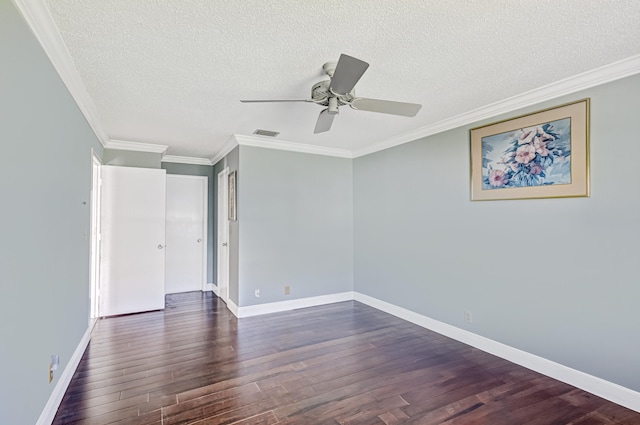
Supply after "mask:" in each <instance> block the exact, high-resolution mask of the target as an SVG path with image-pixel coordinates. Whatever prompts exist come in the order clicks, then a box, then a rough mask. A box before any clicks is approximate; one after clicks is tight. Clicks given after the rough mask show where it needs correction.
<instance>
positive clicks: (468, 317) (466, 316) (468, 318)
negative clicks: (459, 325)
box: [464, 310, 473, 323]
mask: <svg viewBox="0 0 640 425" xmlns="http://www.w3.org/2000/svg"><path fill="white" fill-rule="evenodd" d="M464 321H465V322H467V323H471V322H473V320H472V318H471V311H469V310H465V311H464Z"/></svg>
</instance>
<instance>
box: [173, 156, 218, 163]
mask: <svg viewBox="0 0 640 425" xmlns="http://www.w3.org/2000/svg"><path fill="white" fill-rule="evenodd" d="M161 162H171V163H175V164H190V165H213V164H212V163H211V160H210V159H209V158H197V157H194V156H176V155H165V156H163V157H162V161H161Z"/></svg>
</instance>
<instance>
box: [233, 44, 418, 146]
mask: <svg viewBox="0 0 640 425" xmlns="http://www.w3.org/2000/svg"><path fill="white" fill-rule="evenodd" d="M368 67H369V64H368V63H366V62H364V61H361V60H360V59H356V58H354V57H351V56H348V55H345V54H341V55H340V59H339V60H338V62H337V63H336V62H327V63H325V64H324V66H323V67H322V68H323V69H324V72H326V73H327V75H328V76H329V77H330V78H331V79H330V80H325V81H320V82H319V83H316V84H314V85H313V87H312V88H311V99H273V100H241V101H240V102H243V103H262V102H311V103H315V104H317V105H322V106H326V107H327V108H326V109H324V110H323V111H322V112H320V115H319V116H318V121H317V122H316V128H315V130H314V131H313V132H314V133H316V134H317V133H323V132H325V131H329V129H331V124H332V123H333V119H334V118H335V116H336V115H338V108H340V106H344V105H349V106H350V107H351V108H352V109H355V110H359V111H371V112H380V113H383V114H391V115H400V116H403V117H415V116H416V114H417V113H418V111H419V110H420V108H421V107H422V105H419V104H417V103H404V102H394V101H391V100H380V99H369V98H365V97H356V96H355V91H354V89H353V88H354V87H355V85H356V83H357V82H358V80H360V78H361V77H362V75H363V74H364V72H365V71H366V70H367V68H368Z"/></svg>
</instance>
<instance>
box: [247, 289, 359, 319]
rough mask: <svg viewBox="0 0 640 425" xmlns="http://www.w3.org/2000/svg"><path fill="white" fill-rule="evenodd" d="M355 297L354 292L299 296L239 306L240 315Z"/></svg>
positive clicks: (267, 312)
mask: <svg viewBox="0 0 640 425" xmlns="http://www.w3.org/2000/svg"><path fill="white" fill-rule="evenodd" d="M353 298H354V294H353V292H341V293H338V294H331V295H320V296H317V297H309V298H298V299H295V300H287V301H278V302H275V303H267V304H256V305H249V306H246V307H239V308H238V316H237V317H239V318H242V317H251V316H259V315H261V314H269V313H279V312H281V311H289V310H295V309H298V308H306V307H315V306H319V305H324V304H333V303H340V302H343V301H351V300H353Z"/></svg>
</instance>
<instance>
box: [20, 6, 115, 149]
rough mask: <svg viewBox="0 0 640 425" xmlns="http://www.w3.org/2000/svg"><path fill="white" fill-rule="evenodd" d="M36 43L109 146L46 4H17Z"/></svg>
mask: <svg viewBox="0 0 640 425" xmlns="http://www.w3.org/2000/svg"><path fill="white" fill-rule="evenodd" d="M13 3H14V4H15V5H16V7H17V8H18V10H19V11H20V13H21V14H22V16H23V18H24V20H25V21H26V22H27V25H29V28H31V31H32V32H33V34H34V35H35V36H36V39H37V40H38V42H39V43H40V45H41V46H42V48H43V50H44V51H45V53H46V54H47V56H48V57H49V60H50V61H51V63H52V64H53V67H54V68H55V70H56V72H57V73H58V75H59V76H60V78H61V79H62V82H63V83H64V84H65V86H67V89H68V90H69V93H70V94H71V97H73V100H74V101H75V102H76V104H77V105H78V108H79V109H80V111H81V112H82V115H84V117H85V119H86V120H87V123H88V124H89V126H90V127H91V129H92V130H93V132H94V133H95V135H96V137H97V138H98V140H99V141H100V143H101V144H102V146H105V145H106V144H107V142H108V140H109V136H107V133H106V132H105V131H104V129H103V127H102V123H101V121H100V118H99V116H98V111H97V109H96V105H95V103H93V100H92V99H91V96H89V92H88V91H87V87H86V86H85V85H84V83H83V82H82V79H81V78H80V74H79V73H78V70H77V69H76V66H75V63H74V62H73V59H72V58H71V54H70V53H69V50H68V49H67V45H66V44H65V42H64V40H63V39H62V36H61V35H60V32H59V31H58V27H57V26H56V24H55V22H54V20H53V18H52V17H51V14H50V13H49V9H48V8H47V6H46V5H45V3H44V1H43V0H40V1H33V0H13Z"/></svg>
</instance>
